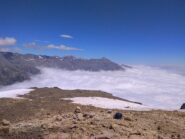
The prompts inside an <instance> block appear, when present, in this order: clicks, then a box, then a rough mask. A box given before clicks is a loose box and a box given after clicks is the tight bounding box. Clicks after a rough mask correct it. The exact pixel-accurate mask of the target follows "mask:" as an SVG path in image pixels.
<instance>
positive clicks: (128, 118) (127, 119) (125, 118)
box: [124, 117, 132, 121]
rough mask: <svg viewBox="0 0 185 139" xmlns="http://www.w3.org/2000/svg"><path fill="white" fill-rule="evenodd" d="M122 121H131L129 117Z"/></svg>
mask: <svg viewBox="0 0 185 139" xmlns="http://www.w3.org/2000/svg"><path fill="white" fill-rule="evenodd" d="M124 120H126V121H132V119H131V118H130V117H124Z"/></svg>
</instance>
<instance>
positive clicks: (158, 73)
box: [0, 66, 185, 109]
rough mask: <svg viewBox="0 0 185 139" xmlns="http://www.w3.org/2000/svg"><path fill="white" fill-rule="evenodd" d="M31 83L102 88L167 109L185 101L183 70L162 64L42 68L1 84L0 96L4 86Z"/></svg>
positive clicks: (12, 87) (19, 86) (23, 85)
mask: <svg viewBox="0 0 185 139" xmlns="http://www.w3.org/2000/svg"><path fill="white" fill-rule="evenodd" d="M30 87H60V88H62V89H91V90H102V91H106V92H109V93H112V94H113V95H115V96H118V97H121V98H124V99H129V100H133V101H137V102H141V103H143V104H145V105H148V106H152V107H157V108H167V109H179V108H180V106H181V105H182V103H184V102H185V76H184V73H183V74H179V73H178V72H174V70H169V69H166V68H164V67H151V66H133V68H132V69H127V70H126V71H100V72H88V71H66V70H60V69H52V68H41V74H40V75H36V76H33V77H32V78H31V80H29V81H24V82H22V83H16V84H13V85H10V86H7V87H3V88H1V89H0V97H1V96H3V93H5V92H6V91H5V90H14V89H27V88H30ZM4 91H5V92H4ZM4 96H5V95H4Z"/></svg>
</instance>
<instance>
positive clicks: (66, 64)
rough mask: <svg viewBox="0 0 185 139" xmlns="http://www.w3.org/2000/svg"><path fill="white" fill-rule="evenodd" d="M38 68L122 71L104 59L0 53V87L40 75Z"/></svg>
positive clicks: (119, 67) (120, 67) (116, 65)
mask: <svg viewBox="0 0 185 139" xmlns="http://www.w3.org/2000/svg"><path fill="white" fill-rule="evenodd" d="M38 67H51V68H59V69H64V70H85V71H101V70H104V71H115V70H124V68H123V67H122V66H120V65H119V64H116V63H114V62H112V61H110V60H109V59H107V58H104V57H103V58H101V59H82V58H78V57H74V56H65V57H58V56H46V55H34V54H19V53H12V52H0V85H8V84H12V83H15V82H20V81H24V80H27V79H30V76H31V75H34V74H39V73H40V70H39V68H38Z"/></svg>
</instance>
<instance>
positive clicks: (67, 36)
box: [60, 34, 73, 39]
mask: <svg viewBox="0 0 185 139" xmlns="http://www.w3.org/2000/svg"><path fill="white" fill-rule="evenodd" d="M60 37H62V38H65V39H73V36H71V35H68V34H62V35H60Z"/></svg>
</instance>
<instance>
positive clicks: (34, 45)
mask: <svg viewBox="0 0 185 139" xmlns="http://www.w3.org/2000/svg"><path fill="white" fill-rule="evenodd" d="M24 47H26V48H37V47H38V45H37V44H36V43H35V42H30V43H26V44H24Z"/></svg>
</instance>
